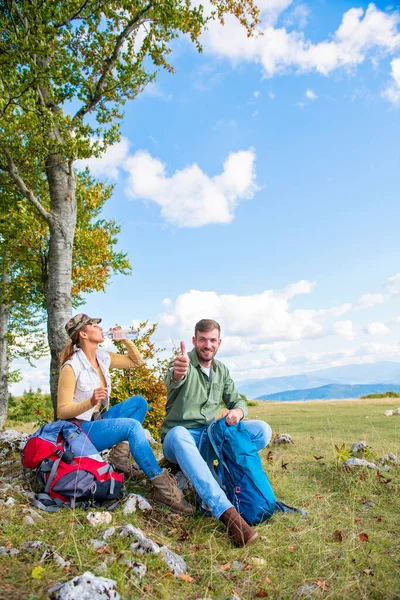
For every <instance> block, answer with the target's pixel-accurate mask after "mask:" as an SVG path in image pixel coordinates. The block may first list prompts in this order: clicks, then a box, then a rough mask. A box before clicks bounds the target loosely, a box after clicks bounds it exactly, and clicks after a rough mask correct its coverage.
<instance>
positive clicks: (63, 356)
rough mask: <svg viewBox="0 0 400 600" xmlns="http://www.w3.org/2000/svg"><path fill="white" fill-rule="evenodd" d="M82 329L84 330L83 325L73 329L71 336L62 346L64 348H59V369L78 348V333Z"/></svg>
mask: <svg viewBox="0 0 400 600" xmlns="http://www.w3.org/2000/svg"><path fill="white" fill-rule="evenodd" d="M83 330H84V327H82V328H81V329H80V330H79V331H75V332H74V333H73V334H72V336H71V338H70V339H69V340H68V342H67V343H66V345H65V346H64V348H63V349H62V350H61V352H60V369H61V367H62V366H63V364H65V363H66V362H67V361H68V360H69V359H70V358H72V357H73V355H74V354H75V352H76V351H77V350H78V348H79V340H80V337H79V334H80V332H81V331H83Z"/></svg>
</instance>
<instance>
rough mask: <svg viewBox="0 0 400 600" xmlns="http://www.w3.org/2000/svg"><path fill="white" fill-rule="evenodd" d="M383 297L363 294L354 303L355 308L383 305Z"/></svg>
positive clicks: (381, 295)
mask: <svg viewBox="0 0 400 600" xmlns="http://www.w3.org/2000/svg"><path fill="white" fill-rule="evenodd" d="M384 302H385V296H384V295H383V294H363V295H362V296H360V297H359V299H358V300H357V302H356V303H355V305H354V307H355V308H372V307H373V306H378V304H384Z"/></svg>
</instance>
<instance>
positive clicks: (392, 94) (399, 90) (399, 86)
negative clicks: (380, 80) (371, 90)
mask: <svg viewBox="0 0 400 600" xmlns="http://www.w3.org/2000/svg"><path fill="white" fill-rule="evenodd" d="M390 65H391V67H392V73H391V76H392V82H391V83H390V84H389V85H388V86H387V88H386V89H385V90H384V91H383V92H382V96H383V97H384V98H386V99H387V100H389V101H390V102H392V103H393V104H396V105H397V104H398V105H400V58H396V59H394V60H392V62H391V63H390Z"/></svg>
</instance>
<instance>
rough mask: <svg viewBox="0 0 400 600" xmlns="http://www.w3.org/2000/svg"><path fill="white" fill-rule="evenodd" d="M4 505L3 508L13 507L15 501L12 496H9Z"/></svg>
mask: <svg viewBox="0 0 400 600" xmlns="http://www.w3.org/2000/svg"><path fill="white" fill-rule="evenodd" d="M4 504H5V506H15V500H14V498H13V497H12V496H10V497H9V498H7V500H6V501H5V503H4Z"/></svg>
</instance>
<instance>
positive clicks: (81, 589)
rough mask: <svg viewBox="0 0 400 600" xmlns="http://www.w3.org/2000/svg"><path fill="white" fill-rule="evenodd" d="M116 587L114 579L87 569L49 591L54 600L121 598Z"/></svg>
mask: <svg viewBox="0 0 400 600" xmlns="http://www.w3.org/2000/svg"><path fill="white" fill-rule="evenodd" d="M115 588H116V582H115V581H113V580H112V579H106V578H105V577H96V575H93V573H91V572H90V571H86V572H85V573H83V575H78V576H77V577H74V578H73V579H70V581H67V582H66V583H64V584H63V585H62V586H61V587H60V588H58V589H57V590H56V591H51V592H50V591H49V593H50V596H51V598H53V600H77V599H78V598H79V600H120V598H121V597H120V595H119V594H118V592H117V591H116V589H115ZM53 589H54V588H53Z"/></svg>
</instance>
